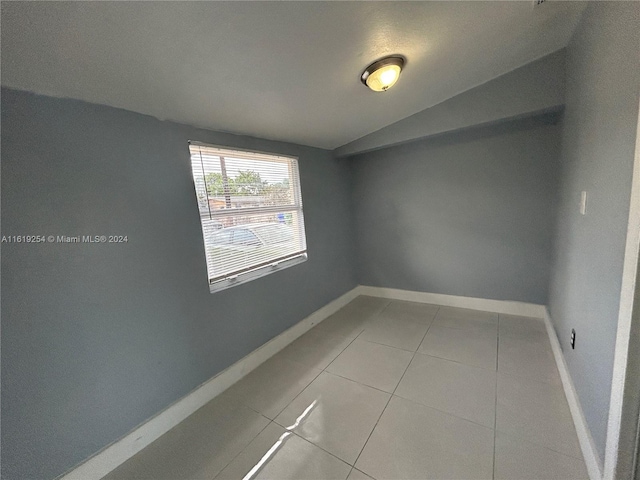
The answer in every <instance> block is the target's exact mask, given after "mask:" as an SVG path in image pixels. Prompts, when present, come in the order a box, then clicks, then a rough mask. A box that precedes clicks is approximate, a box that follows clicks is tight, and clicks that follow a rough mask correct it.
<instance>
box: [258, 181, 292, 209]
mask: <svg viewBox="0 0 640 480" xmlns="http://www.w3.org/2000/svg"><path fill="white" fill-rule="evenodd" d="M263 195H264V197H265V204H267V205H287V204H290V203H293V198H292V197H291V188H289V182H287V181H286V180H285V181H284V182H282V183H274V184H273V185H267V186H265V188H264V190H263Z"/></svg>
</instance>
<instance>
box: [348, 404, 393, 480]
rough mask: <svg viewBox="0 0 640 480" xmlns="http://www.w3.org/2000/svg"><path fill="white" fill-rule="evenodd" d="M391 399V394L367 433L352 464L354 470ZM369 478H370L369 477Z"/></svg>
mask: <svg viewBox="0 0 640 480" xmlns="http://www.w3.org/2000/svg"><path fill="white" fill-rule="evenodd" d="M387 393H389V392H387ZM392 398H393V394H391V395H389V398H388V399H387V403H386V404H385V406H384V408H383V409H382V411H381V412H380V415H379V416H378V419H377V420H376V423H375V424H374V425H373V428H372V429H371V431H370V432H369V435H368V436H367V439H366V440H365V442H364V445H362V448H361V449H360V452H359V453H358V456H356V459H355V460H354V462H353V467H354V468H355V466H356V464H357V463H358V460H360V457H361V456H362V452H364V449H365V448H367V444H368V443H369V440H371V436H372V435H373V432H375V431H376V428H377V427H378V423H380V419H381V418H382V415H384V412H386V411H387V407H388V406H389V402H391V399H392ZM365 473H366V472H365ZM367 475H369V474H368V473H367ZM369 476H371V475H369Z"/></svg>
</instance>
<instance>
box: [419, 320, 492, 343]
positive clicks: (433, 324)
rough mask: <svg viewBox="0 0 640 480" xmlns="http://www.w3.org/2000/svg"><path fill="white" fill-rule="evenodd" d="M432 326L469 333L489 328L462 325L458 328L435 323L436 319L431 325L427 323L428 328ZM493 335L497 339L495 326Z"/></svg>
mask: <svg viewBox="0 0 640 480" xmlns="http://www.w3.org/2000/svg"><path fill="white" fill-rule="evenodd" d="M432 326H434V327H438V328H446V329H447V330H455V331H457V332H470V333H479V332H482V331H483V330H484V331H488V330H489V328H484V327H481V328H479V329H478V328H475V327H462V328H460V327H452V326H451V325H442V324H437V325H436V321H435V320H434V321H433V322H431V325H429V328H431V327H432ZM491 330H493V329H491ZM491 333H492V334H493V333H494V332H491ZM495 336H496V339H497V338H498V329H497V328H496V329H495Z"/></svg>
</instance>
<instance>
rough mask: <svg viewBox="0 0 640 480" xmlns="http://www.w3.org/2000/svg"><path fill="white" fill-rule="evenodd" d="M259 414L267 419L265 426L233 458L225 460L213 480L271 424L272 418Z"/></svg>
mask: <svg viewBox="0 0 640 480" xmlns="http://www.w3.org/2000/svg"><path fill="white" fill-rule="evenodd" d="M260 415H261V416H262V417H264V418H266V419H267V420H269V421H268V422H267V423H266V425H265V426H264V427H263V428H262V429H261V430H260V431H259V432H258V433H257V434H256V435H255V436H254V437H252V438H251V440H249V442H248V443H247V444H246V445H245V446H244V447H243V448H241V449H240V451H239V452H238V453H236V454H235V455H234V456H233V458H232V459H231V460H229V462H227V464H226V465H225V466H224V467H222V468H221V469H220V471H219V472H218V473H216V474H215V476H214V477H213V480H215V479H216V478H218V477H219V476H220V474H221V473H222V472H224V469H225V468H227V467H228V466H229V465H231V464H232V463H233V462H234V460H235V459H236V458H238V457H239V456H240V455H241V454H242V453H243V452H244V451H245V450H246V449H247V448H249V445H251V444H252V443H253V441H254V440H255V439H256V438H258V435H260V434H261V433H262V432H264V431H265V430H266V429H267V427H268V426H269V425H271V423H273V420H271V419H269V418H267V417H265V416H264V415H262V414H260Z"/></svg>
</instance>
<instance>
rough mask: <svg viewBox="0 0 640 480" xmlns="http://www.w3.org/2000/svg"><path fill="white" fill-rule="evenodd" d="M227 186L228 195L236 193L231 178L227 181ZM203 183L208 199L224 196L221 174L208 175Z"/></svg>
mask: <svg viewBox="0 0 640 480" xmlns="http://www.w3.org/2000/svg"><path fill="white" fill-rule="evenodd" d="M227 182H228V184H229V193H230V194H231V195H233V194H234V193H236V191H235V185H234V180H233V178H229V179H228V180H227ZM205 183H206V185H207V193H208V194H209V196H210V197H220V196H222V195H224V181H223V179H222V174H221V173H210V174H208V175H207V176H206V177H205Z"/></svg>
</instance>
